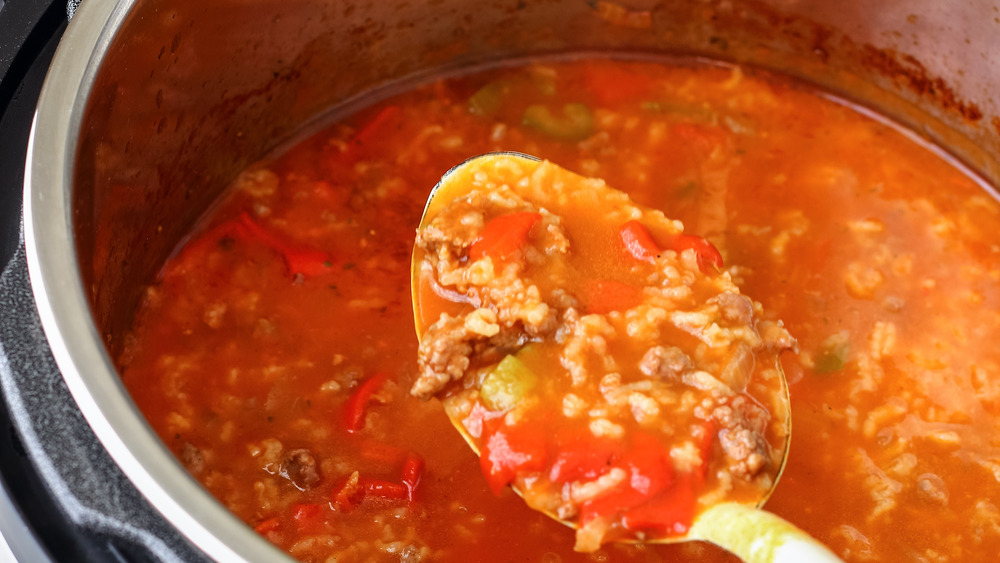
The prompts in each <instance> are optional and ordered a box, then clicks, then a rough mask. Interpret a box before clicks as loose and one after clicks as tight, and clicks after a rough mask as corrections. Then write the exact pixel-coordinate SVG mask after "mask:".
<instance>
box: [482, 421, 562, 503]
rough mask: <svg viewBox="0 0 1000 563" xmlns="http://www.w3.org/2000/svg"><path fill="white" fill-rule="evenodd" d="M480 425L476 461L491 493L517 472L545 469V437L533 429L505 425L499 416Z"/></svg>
mask: <svg viewBox="0 0 1000 563" xmlns="http://www.w3.org/2000/svg"><path fill="white" fill-rule="evenodd" d="M483 426H484V428H483V437H484V440H483V447H482V451H481V452H480V456H479V463H480V465H481V466H482V470H483V475H485V476H486V481H487V483H488V484H489V486H490V489H491V490H492V491H493V493H494V494H497V495H499V494H500V491H501V490H502V489H503V488H504V487H506V486H507V485H509V484H510V483H511V482H512V481H513V480H514V477H516V476H517V474H518V473H521V472H527V471H542V470H543V469H545V462H546V459H547V458H546V455H545V450H546V443H545V438H544V436H542V435H541V434H539V433H538V432H537V430H535V429H534V428H525V426H523V425H522V426H513V427H510V426H505V425H504V424H503V418H496V419H492V420H484V421H483Z"/></svg>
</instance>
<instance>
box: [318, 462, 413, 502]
mask: <svg viewBox="0 0 1000 563" xmlns="http://www.w3.org/2000/svg"><path fill="white" fill-rule="evenodd" d="M366 498H375V499H380V500H407V499H409V498H410V496H409V491H408V489H407V487H406V486H405V485H402V484H400V483H393V482H392V481H385V480H383V479H373V478H371V477H362V476H361V475H360V474H359V473H358V472H357V471H355V472H354V473H351V474H350V475H348V476H346V477H344V478H342V479H341V480H340V481H339V482H338V483H337V484H335V485H334V487H333V494H332V495H331V498H330V501H331V502H332V503H333V505H334V506H336V507H337V508H339V509H340V510H343V511H344V512H350V511H352V510H354V509H355V508H357V506H358V505H359V504H361V503H362V502H363V501H364V500H365V499H366Z"/></svg>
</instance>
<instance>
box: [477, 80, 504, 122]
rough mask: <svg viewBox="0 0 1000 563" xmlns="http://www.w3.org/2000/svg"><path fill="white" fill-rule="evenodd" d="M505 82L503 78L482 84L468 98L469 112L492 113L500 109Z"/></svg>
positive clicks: (478, 113)
mask: <svg viewBox="0 0 1000 563" xmlns="http://www.w3.org/2000/svg"><path fill="white" fill-rule="evenodd" d="M506 92H507V83H506V81H504V80H494V81H493V82H490V83H489V84H487V85H486V86H483V87H482V88H480V89H479V90H476V93H475V94H473V95H472V96H471V97H470V98H469V113H472V114H474V115H484V116H485V115H493V114H495V113H496V112H498V111H500V106H501V105H503V98H504V94H506Z"/></svg>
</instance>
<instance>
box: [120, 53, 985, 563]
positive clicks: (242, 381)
mask: <svg viewBox="0 0 1000 563" xmlns="http://www.w3.org/2000/svg"><path fill="white" fill-rule="evenodd" d="M497 150H516V151H519V152H524V153H528V154H533V155H536V156H539V157H542V158H545V159H549V160H551V161H553V162H557V163H559V164H560V165H562V166H564V167H566V168H568V169H570V170H571V171H573V172H575V173H578V174H581V175H585V176H589V177H597V178H602V179H604V180H605V181H607V183H608V184H609V185H612V186H615V187H616V188H618V189H621V190H623V191H625V192H627V193H628V194H629V196H630V197H631V198H632V199H634V200H635V201H636V202H638V203H639V204H642V205H644V206H648V207H651V208H654V209H659V210H662V211H664V212H665V213H666V214H667V215H668V216H669V217H671V218H675V219H678V220H680V221H682V222H683V224H684V226H685V231H686V232H690V233H694V234H697V235H700V236H702V237H704V238H706V239H707V240H708V241H710V242H711V243H712V244H713V245H714V246H715V247H716V248H717V249H718V251H719V253H720V255H721V257H722V258H723V259H724V264H725V266H724V267H725V268H726V271H727V272H728V274H729V275H730V276H731V278H732V280H733V281H734V283H735V284H736V285H737V286H738V287H739V288H740V290H741V291H742V292H743V293H745V294H747V295H750V296H752V297H753V298H754V299H756V300H758V301H760V302H761V303H762V305H763V308H764V310H765V311H767V312H768V314H769V315H773V316H774V318H780V319H782V320H783V321H784V322H785V326H786V327H787V329H788V331H789V332H790V333H791V334H792V335H793V336H794V337H795V338H796V339H797V340H798V343H799V348H800V353H798V354H797V355H796V354H790V353H785V354H784V355H783V357H782V362H783V366H784V369H785V372H786V373H787V375H788V380H789V388H790V394H791V401H792V421H793V422H792V426H793V429H794V430H793V434H792V445H791V451H790V456H789V459H788V463H787V467H786V469H785V473H784V476H783V477H782V480H781V482H780V484H779V486H778V487H777V489H776V491H775V493H774V495H773V496H772V497H771V499H770V500H769V502H768V504H767V508H768V509H769V510H772V511H774V512H776V513H778V514H779V515H781V516H783V517H785V518H787V519H788V520H790V521H792V522H793V523H795V524H796V525H798V526H799V527H801V528H803V529H805V530H806V531H808V532H809V533H811V534H812V535H813V536H814V537H816V538H817V539H819V540H820V541H822V542H824V543H825V544H827V545H828V546H830V547H831V548H832V549H833V550H834V551H835V552H836V553H838V554H839V555H841V556H842V557H843V558H845V559H847V560H850V561H869V560H871V561H875V560H877V561H884V560H905V561H909V560H918V561H919V560H925V561H943V560H964V559H982V558H985V557H988V556H992V555H994V554H996V553H998V552H1000V507H998V506H997V504H996V501H995V499H996V498H997V496H998V495H997V493H998V492H1000V486H998V480H1000V450H998V448H997V445H996V444H994V443H993V441H992V440H991V438H990V437H991V436H992V435H995V434H996V424H997V423H996V422H995V415H996V414H997V410H1000V404H998V402H997V401H998V398H1000V384H998V383H997V371H998V369H1000V364H998V354H997V352H996V351H995V347H993V346H991V345H990V344H989V343H990V342H993V341H995V339H996V337H997V336H998V332H1000V313H998V311H1000V307H998V305H1000V290H998V286H997V281H998V279H1000V260H998V256H1000V250H998V247H997V245H996V243H995V241H994V239H993V236H992V233H994V232H996V231H997V228H998V226H1000V217H998V214H1000V208H998V206H997V204H996V202H995V201H994V200H993V199H992V198H991V197H990V196H989V195H988V194H987V193H986V192H985V191H983V190H982V189H981V188H980V187H979V186H978V185H977V184H976V183H975V182H974V181H973V180H972V179H970V178H969V177H967V176H966V175H964V174H963V173H962V172H961V171H959V170H958V169H956V168H955V167H953V166H952V165H951V164H950V163H949V162H947V161H946V160H945V159H943V158H941V156H940V155H939V154H937V153H935V152H934V151H932V150H929V149H928V148H927V147H926V146H924V145H921V144H919V143H916V142H914V140H913V139H912V138H911V137H909V136H908V135H906V134H904V133H902V132H900V131H897V130H895V129H893V128H892V127H890V126H889V125H887V124H885V123H882V122H879V121H877V120H874V119H872V118H870V117H868V116H865V115H863V114H860V113H858V112H857V111H855V110H854V109H852V108H850V107H848V106H845V105H843V104H840V103H837V102H836V101H833V100H830V99H827V98H825V97H823V96H821V95H819V94H817V93H816V92H814V91H810V90H809V89H807V88H804V87H801V86H797V85H795V84H790V83H787V82H784V81H782V80H780V79H776V78H774V77H768V76H757V75H753V74H749V73H747V72H745V71H742V70H741V69H739V68H721V67H712V66H703V65H698V64H678V63H675V62H669V63H658V62H624V61H609V60H587V59H581V60H565V61H536V62H526V63H524V64H521V65H515V66H510V67H504V68H496V69H489V70H484V71H480V72H475V73H470V74H468V75H462V76H457V77H450V78H446V79H441V80H438V81H434V82H431V83H427V84H424V85H421V86H419V87H416V88H414V89H412V90H410V91H407V92H403V93H401V94H398V95H396V96H393V97H391V98H389V99H386V100H383V101H381V102H379V103H377V104H375V105H373V106H372V107H370V108H368V109H366V110H363V111H361V112H359V113H358V114H356V115H352V116H349V117H347V118H345V119H344V120H342V121H339V122H337V123H334V124H332V125H330V126H329V127H328V128H327V129H325V130H323V131H322V132H319V133H317V134H315V135H313V136H311V137H310V138H308V139H305V140H303V141H302V142H300V143H298V144H296V145H295V146H293V147H291V148H289V149H287V150H286V151H284V152H282V153H281V154H278V155H275V156H274V157H272V158H269V159H267V160H265V161H263V162H260V163H258V164H256V165H254V166H252V167H251V168H249V169H248V170H246V171H244V172H243V173H242V174H241V175H240V176H239V177H238V178H237V179H236V180H235V181H234V183H233V186H232V188H231V190H230V191H229V192H228V195H227V197H226V198H225V199H224V201H222V202H220V203H219V205H218V206H216V207H215V208H214V209H213V210H212V212H211V213H210V214H209V215H207V216H206V217H205V218H204V220H203V221H202V224H200V225H199V226H198V227H197V228H196V230H195V232H193V234H192V235H191V237H190V238H189V239H188V240H187V242H186V244H184V245H183V246H182V247H181V248H180V249H179V250H178V252H177V253H176V254H175V255H174V256H173V257H172V258H171V259H170V260H169V261H168V262H167V263H166V264H165V265H164V268H163V270H162V273H161V276H160V278H159V279H158V280H157V282H156V283H155V284H154V285H153V286H151V287H150V288H149V290H148V292H147V294H146V296H145V299H144V301H143V304H142V306H141V308H140V310H139V311H138V313H137V315H136V320H135V325H134V330H133V333H132V334H131V337H130V341H129V344H128V346H127V349H126V352H125V353H124V355H123V357H122V358H121V359H120V364H121V368H122V374H123V375H122V377H123V379H124V381H125V384H126V386H127V387H128V388H129V390H130V391H131V393H132V394H133V396H134V397H135V400H136V402H137V403H138V405H139V407H140V408H141V409H142V410H143V412H144V413H145V415H146V417H147V419H148V420H149V422H150V424H151V425H152V426H153V427H154V429H156V431H157V432H158V434H159V435H160V436H161V437H162V438H163V440H164V442H165V443H166V444H167V446H168V447H169V448H170V449H171V450H173V451H174V452H175V453H176V454H177V456H178V458H179V459H180V460H181V462H183V463H184V465H185V466H186V467H187V468H188V470H189V471H190V472H191V473H192V475H194V476H195V477H196V478H197V479H198V480H199V481H200V482H201V483H203V484H204V486H205V487H206V488H207V489H208V490H209V491H210V492H211V493H212V494H213V495H215V496H216V497H217V498H218V499H219V500H220V501H221V502H222V503H223V504H225V505H226V506H227V507H229V508H230V509H231V510H232V511H233V512H234V513H235V514H236V515H238V516H239V517H240V518H242V519H243V520H244V521H246V522H247V523H248V525H250V526H252V527H254V528H255V529H256V530H257V531H258V532H259V533H261V534H262V535H264V536H265V537H267V538H268V539H270V540H271V541H272V542H274V543H276V544H277V545H279V546H281V547H283V548H284V549H286V550H288V551H289V553H291V554H292V555H293V556H295V557H297V558H299V559H302V560H306V561H325V560H336V561H351V560H357V561H369V560H406V561H417V560H430V559H444V560H468V559H470V558H474V559H476V560H497V561H509V560H531V561H534V560H546V561H558V560H595V561H601V560H614V561H640V560H641V561H656V560H677V559H695V558H698V559H703V560H716V561H724V560H729V559H730V557H729V556H728V555H727V554H725V553H723V552H722V551H721V550H718V549H716V548H713V547H711V546H708V545H702V544H684V545H678V546H660V547H640V546H627V545H618V544H609V545H605V546H604V547H602V548H601V549H600V550H598V551H596V552H594V553H592V554H586V555H585V554H579V553H576V552H574V551H573V543H574V538H573V533H572V532H571V531H570V530H568V529H566V528H564V527H563V526H561V525H559V524H558V523H556V522H553V521H551V520H549V519H548V518H546V517H545V516H544V515H542V514H539V513H537V512H535V511H533V510H531V509H530V508H528V507H527V506H526V505H525V504H524V502H523V501H522V500H521V499H520V498H518V497H517V496H515V495H514V494H513V493H512V492H511V491H510V490H509V489H502V490H501V491H500V492H499V494H494V493H493V492H492V491H491V490H490V487H489V486H488V484H487V481H486V480H485V479H484V478H483V475H482V474H481V472H480V470H479V460H478V459H477V458H476V456H475V454H474V453H473V452H472V451H470V450H469V449H468V448H467V447H466V445H465V444H464V442H463V441H462V438H461V437H460V436H459V435H458V433H456V432H455V431H454V430H453V429H452V428H451V426H450V424H449V422H448V419H447V417H446V416H445V413H444V411H443V408H442V405H441V404H440V402H438V401H436V400H430V401H421V400H418V399H414V398H412V397H411V396H410V395H409V389H410V387H411V385H412V384H413V382H414V381H415V379H416V377H417V363H416V358H417V340H416V337H415V334H414V330H413V319H412V310H411V307H410V293H409V273H410V253H411V250H412V246H413V241H414V232H415V229H416V226H417V224H418V221H419V219H420V214H421V211H422V209H423V204H424V201H425V199H426V197H427V194H428V192H429V190H430V189H431V187H433V186H434V185H435V183H436V182H437V181H438V180H439V178H440V177H441V175H442V174H444V173H445V172H446V171H447V170H448V169H449V168H451V167H452V166H454V165H455V164H458V163H459V162H462V161H463V160H465V159H466V158H468V157H471V156H473V155H477V154H481V153H485V152H489V151H497Z"/></svg>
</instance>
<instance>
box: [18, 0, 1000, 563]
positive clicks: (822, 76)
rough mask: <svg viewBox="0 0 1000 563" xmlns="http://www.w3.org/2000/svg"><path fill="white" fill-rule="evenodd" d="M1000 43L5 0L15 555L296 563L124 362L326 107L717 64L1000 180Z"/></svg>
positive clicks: (187, 3) (614, 6) (318, 9)
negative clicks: (782, 81) (548, 66)
mask: <svg viewBox="0 0 1000 563" xmlns="http://www.w3.org/2000/svg"><path fill="white" fill-rule="evenodd" d="M71 16H72V24H71V25H69V26H68V27H67V25H66V22H67V19H68V18H69V17H71ZM997 37H1000V8H998V6H997V5H995V3H994V2H992V1H986V0H968V1H963V2H958V1H956V2H948V3H944V2H940V1H938V0H914V1H902V0H883V1H878V2H872V1H866V0H857V1H847V0H845V1H841V2H829V1H828V0H616V1H615V2H610V1H606V0H485V1H479V2H470V1H468V0H438V1H436V2H413V1H412V0H410V1H406V0H323V1H320V0H283V1H280V2H279V1H276V0H139V1H128V0H121V1H116V0H84V1H83V3H82V5H81V6H79V8H77V7H76V6H75V4H70V5H67V4H65V3H62V2H43V1H33V0H7V2H4V1H3V0H0V80H2V81H0V217H2V219H0V266H2V268H3V270H2V276H0V315H2V316H0V384H2V390H3V399H4V400H3V402H2V403H0V419H2V420H3V422H4V431H3V432H2V435H0V483H2V485H3V490H2V495H0V530H2V532H3V536H4V538H5V540H6V542H7V544H9V546H10V549H11V551H13V553H14V554H15V555H16V556H18V557H19V558H21V559H23V560H30V561H36V560H45V559H47V558H51V559H57V560H71V561H198V560H208V559H217V560H226V561H229V560H240V559H244V560H273V559H275V558H281V557H282V555H281V554H280V553H279V552H278V551H277V550H276V549H275V548H274V547H272V546H271V545H270V544H268V543H267V542H266V541H265V540H263V539H262V538H260V537H259V536H257V535H256V534H254V533H253V532H252V531H251V530H250V529H249V528H248V527H246V526H244V525H243V524H242V523H241V522H239V521H237V520H236V518H235V517H233V516H232V515H230V514H229V513H228V511H226V510H225V509H224V508H223V507H222V506H221V505H219V504H218V503H216V502H215V501H214V500H213V499H212V498H211V497H210V496H209V495H208V494H207V493H206V492H205V491H204V490H203V489H202V488H201V487H200V485H198V483H197V482H196V481H194V480H193V479H192V478H191V477H190V476H189V475H188V474H187V473H186V472H185V471H184V469H183V468H182V467H181V465H180V464H179V463H178V462H177V461H176V460H175V459H174V458H173V456H172V455H171V454H170V453H169V452H168V451H167V450H166V448H164V447H163V446H162V445H161V444H160V442H159V441H158V439H157V438H156V436H155V434H154V433H153V432H152V431H151V430H150V428H149V427H148V425H146V423H145V421H144V419H143V418H142V415H141V413H139V412H138V411H137V410H136V408H135V406H134V405H133V404H132V402H131V400H130V399H129V397H128V395H127V393H126V392H125V390H124V388H123V387H122V385H121V383H120V382H119V380H118V376H117V373H116V371H115V358H116V357H117V355H118V354H119V353H120V351H121V347H122V342H123V340H124V338H125V336H126V334H127V331H128V328H129V322H130V318H131V313H132V311H133V310H134V308H135V306H136V304H137V303H138V300H139V298H140V296H141V293H142V291H143V288H144V286H145V285H147V284H149V283H150V282H152V281H153V279H154V276H155V274H156V271H157V268H158V267H159V265H160V264H162V262H163V260H164V259H165V258H166V257H167V255H168V254H169V253H170V251H171V250H172V249H173V248H174V247H175V245H176V244H177V242H178V241H179V240H180V239H181V237H182V236H183V234H184V233H185V232H186V231H187V230H188V229H189V228H190V227H191V226H192V224H193V223H194V221H195V220H197V218H198V217H199V216H200V215H201V214H202V213H203V212H204V211H205V209H206V208H207V207H208V206H209V205H210V204H211V202H212V201H214V200H215V199H216V198H217V197H218V195H219V194H220V192H221V190H222V189H223V188H224V187H225V186H226V184H227V183H228V182H229V180H231V179H232V178H233V177H234V176H235V174H236V173H237V172H238V171H239V170H240V169H242V168H243V167H244V166H246V165H247V164H249V163H251V162H253V161H254V160H256V159H258V158H260V157H261V156H263V155H265V154H266V153H267V152H268V151H270V150H272V149H274V148H275V147H277V146H279V145H280V144H281V143H283V142H286V141H287V140H288V139H289V138H291V137H292V136H293V135H294V134H296V132H298V131H302V130H303V129H309V128H311V127H315V126H316V125H317V124H319V123H322V122H323V121H324V120H325V119H328V118H329V116H330V115H332V114H331V113H330V112H331V111H333V112H334V113H336V112H346V111H350V110H351V109H352V108H356V107H359V106H360V105H362V104H363V103H365V100H368V99H371V98H372V97H379V96H382V95H386V94H387V93H389V92H392V91H393V90H394V89H395V88H398V85H399V84H404V83H409V84H412V83H414V82H415V81H419V80H421V79H424V78H427V77H430V76H433V75H435V74H436V73H440V72H452V71H456V70H457V69H460V68H462V67H466V66H470V65H481V64H488V63H491V62H497V61H501V60H503V59H506V58H511V57H526V56H536V55H546V54H558V53H564V52H567V51H589V52H601V53H605V54H609V55H610V56H633V55H635V54H636V53H673V54H681V55H690V56H704V57H711V58H717V59H722V60H726V61H731V62H736V63H740V64H744V65H748V66H753V67H760V68H764V69H768V70H774V71H778V72H783V73H786V74H790V75H792V76H795V77H798V78H801V79H802V80H805V81H807V82H810V83H813V84H816V85H818V86H820V87H822V88H824V89H826V90H828V91H831V92H833V93H835V94H837V95H839V96H841V97H844V98H846V99H848V100H852V101H856V102H858V103H860V104H861V105H863V106H865V107H870V108H873V109H874V110H875V111H878V112H880V113H883V114H885V115H888V116H889V117H891V118H892V119H894V120H896V121H897V122H898V123H900V124H902V125H903V126H905V127H907V128H909V129H910V130H911V131H913V132H914V134H916V135H919V136H922V137H925V138H927V139H930V140H931V141H934V142H937V143H939V144H940V145H942V146H944V147H946V149H947V150H948V151H949V152H951V154H952V155H953V156H954V157H955V158H956V159H958V160H959V161H961V162H962V163H964V164H965V165H967V166H969V167H970V169H972V170H974V171H975V172H976V173H978V174H979V175H981V176H982V177H983V178H984V179H985V180H986V181H987V182H988V183H989V184H991V185H993V186H996V185H1000V181H998V180H1000V160H998V155H1000V103H998V101H997V95H996V93H997V92H1000V57H998V56H997V52H998V50H997V47H998V46H1000V41H998V39H997ZM57 45H58V51H57ZM46 73H48V77H47V78H46ZM43 79H44V80H45V84H44V88H43V84H42V82H43ZM36 108H37V110H36ZM22 194H23V196H22ZM22 208H23V213H22Z"/></svg>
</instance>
